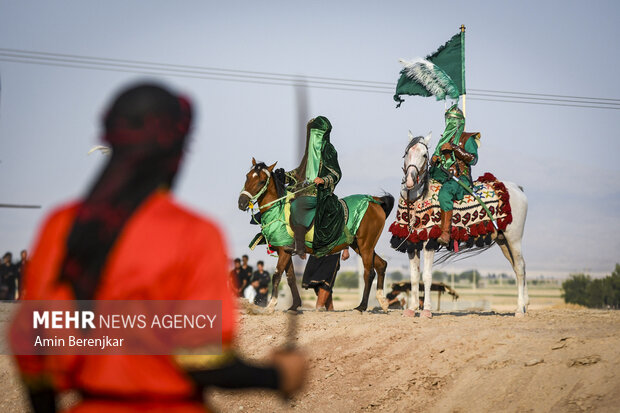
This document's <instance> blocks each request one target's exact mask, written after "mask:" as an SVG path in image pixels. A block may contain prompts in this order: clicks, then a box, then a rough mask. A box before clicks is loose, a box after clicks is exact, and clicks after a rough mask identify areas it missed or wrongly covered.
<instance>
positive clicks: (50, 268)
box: [17, 191, 236, 412]
mask: <svg viewBox="0 0 620 413" xmlns="http://www.w3.org/2000/svg"><path fill="white" fill-rule="evenodd" d="M77 207H78V205H77V204H73V205H70V206H67V207H64V208H60V209H59V210H57V211H56V212H54V213H52V214H51V216H50V217H49V218H48V219H47V221H46V223H45V224H44V225H43V229H42V230H41V232H40V234H39V237H38V240H37V241H36V244H35V248H34V250H33V254H32V259H31V261H30V262H29V263H28V267H27V270H26V274H25V277H24V288H25V297H24V299H26V300H50V299H52V300H71V299H74V297H73V293H72V291H71V288H70V287H69V285H68V284H57V283H56V279H57V277H58V272H59V269H60V265H61V264H62V261H63V258H64V256H65V252H66V251H65V245H66V239H67V236H68V234H69V232H70V230H71V227H72V224H73V220H74V216H75V213H76V211H77ZM228 279H229V270H228V260H227V253H226V248H225V242H224V240H223V239H222V235H221V232H220V230H219V229H218V228H217V226H216V225H215V224H214V223H212V222H210V221H208V220H206V219H204V218H201V217H199V216H198V215H196V214H194V213H192V212H189V211H188V210H186V209H184V208H182V207H180V206H179V205H177V204H175V203H174V201H173V200H172V198H171V196H170V195H169V193H167V192H163V191H159V192H156V193H154V194H152V195H151V196H150V197H149V198H147V199H146V200H145V201H144V203H143V204H142V205H141V206H140V207H139V208H138V209H137V210H136V211H135V212H134V214H133V215H132V217H131V218H130V219H129V220H128V221H127V224H126V225H125V227H124V228H123V231H122V232H121V234H120V235H119V238H118V239H117V241H116V244H115V245H114V247H113V249H112V250H111V252H110V255H109V256H108V259H107V264H106V266H105V269H104V272H103V274H102V278H101V282H100V285H99V287H98V289H97V293H96V295H95V299H100V300H103V299H105V300H221V301H222V345H223V348H224V349H226V348H229V347H230V345H231V342H232V339H233V335H234V332H235V323H236V316H235V314H236V313H235V301H234V297H233V293H232V291H231V288H230V285H229V281H228ZM17 361H18V365H19V367H20V369H21V371H22V374H23V375H24V377H25V379H26V380H29V379H36V378H37V377H41V376H45V377H48V378H50V379H51V380H52V382H53V385H54V387H55V388H56V389H58V390H64V389H77V390H79V391H81V392H83V393H87V394H91V395H94V397H93V398H92V399H87V400H85V401H84V402H82V403H81V404H80V405H78V406H77V407H75V408H73V409H72V410H71V412H91V411H92V412H94V411H104V409H105V410H112V409H113V410H114V411H128V412H129V411H144V409H148V411H150V412H152V411H160V409H161V411H162V412H163V411H182V412H194V411H203V412H204V410H205V407H204V406H203V404H202V400H201V398H200V394H197V392H196V389H195V387H194V385H193V383H192V382H191V380H190V379H189V378H188V377H187V376H186V375H185V373H184V372H183V370H182V369H181V368H180V367H179V366H178V365H177V364H176V363H175V361H174V359H173V358H172V357H171V356H142V355H141V356H135V355H100V356H45V357H40V356H18V357H17ZM99 396H102V397H99ZM123 399H125V400H131V401H124V400H123ZM106 400H107V401H106ZM110 403H111V404H110Z"/></svg>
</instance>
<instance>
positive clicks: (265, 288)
mask: <svg viewBox="0 0 620 413" xmlns="http://www.w3.org/2000/svg"><path fill="white" fill-rule="evenodd" d="M255 281H258V288H257V289H256V297H254V304H256V305H258V306H261V307H266V306H267V295H268V293H269V282H271V277H270V276H269V273H268V272H267V271H265V263H264V262H262V261H258V262H257V263H256V271H254V274H252V282H253V283H254V282H255Z"/></svg>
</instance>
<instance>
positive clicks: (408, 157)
mask: <svg viewBox="0 0 620 413" xmlns="http://www.w3.org/2000/svg"><path fill="white" fill-rule="evenodd" d="M430 141H431V132H429V133H428V135H426V136H416V137H414V136H413V135H412V134H411V131H409V144H408V145H407V149H405V155H404V156H403V158H404V160H405V161H404V162H405V164H404V166H403V172H404V174H405V177H404V178H403V184H404V185H405V188H406V189H407V190H411V189H413V188H414V187H415V186H417V185H419V184H420V179H421V178H422V177H423V175H424V174H425V173H426V172H427V167H428V144H429V143H430Z"/></svg>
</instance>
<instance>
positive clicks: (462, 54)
mask: <svg viewBox="0 0 620 413" xmlns="http://www.w3.org/2000/svg"><path fill="white" fill-rule="evenodd" d="M461 85H463V90H464V91H465V93H463V94H462V95H461V96H462V97H463V117H465V118H466V117H467V112H466V108H465V98H466V97H467V89H466V88H465V25H464V24H461Z"/></svg>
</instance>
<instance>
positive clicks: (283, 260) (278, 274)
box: [267, 248, 291, 308]
mask: <svg viewBox="0 0 620 413" xmlns="http://www.w3.org/2000/svg"><path fill="white" fill-rule="evenodd" d="M277 251H278V262H277V263H276V271H275V272H274V273H273V277H272V278H271V299H270V300H269V305H268V306H267V307H268V308H275V307H276V304H277V303H278V288H279V286H280V280H281V279H282V273H283V272H284V271H285V269H286V267H287V265H288V262H290V261H291V255H290V254H287V253H286V252H284V248H278V250H277Z"/></svg>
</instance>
